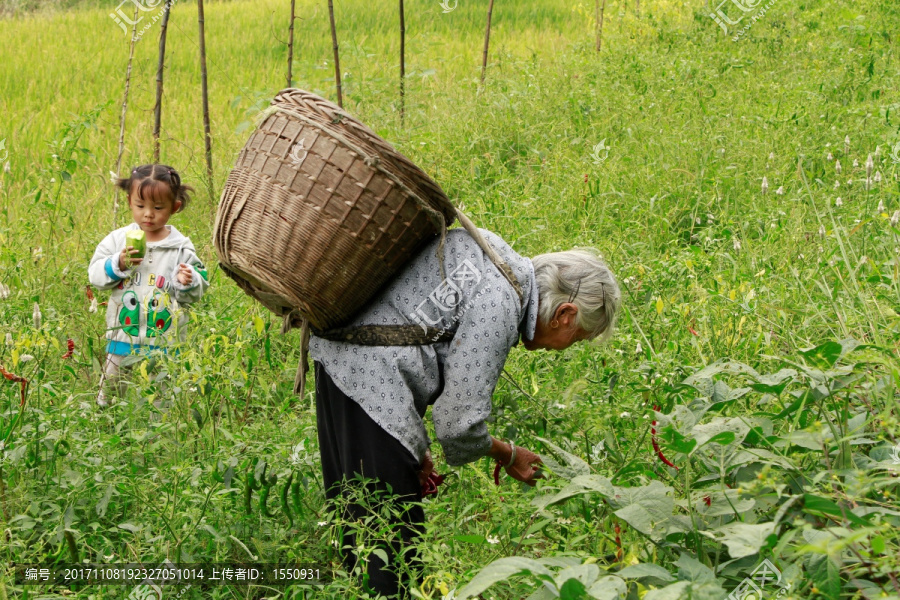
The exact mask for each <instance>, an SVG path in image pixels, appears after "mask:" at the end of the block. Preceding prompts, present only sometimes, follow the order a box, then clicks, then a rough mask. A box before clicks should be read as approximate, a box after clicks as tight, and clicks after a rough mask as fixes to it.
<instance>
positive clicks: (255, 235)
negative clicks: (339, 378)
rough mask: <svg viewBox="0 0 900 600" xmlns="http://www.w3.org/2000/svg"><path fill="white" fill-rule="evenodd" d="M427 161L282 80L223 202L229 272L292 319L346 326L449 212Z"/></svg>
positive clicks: (220, 235) (220, 227) (221, 234)
mask: <svg viewBox="0 0 900 600" xmlns="http://www.w3.org/2000/svg"><path fill="white" fill-rule="evenodd" d="M455 215H456V213H455V209H454V208H453V205H452V204H451V203H450V200H449V199H448V198H447V196H446V195H445V194H444V192H443V190H441V188H440V186H438V184H437V183H435V182H434V181H433V180H432V179H431V178H430V177H428V175H426V174H425V173H424V172H423V171H422V170H421V169H419V168H418V167H416V166H415V165H414V164H413V163H412V162H410V161H409V160H408V159H407V158H406V157H404V156H402V155H401V154H399V153H398V152H397V151H396V150H394V148H392V147H391V146H390V145H389V144H388V143H387V142H385V141H384V140H383V139H381V138H380V137H379V136H378V135H377V134H376V133H375V132H373V131H372V130H370V129H369V128H368V127H366V126H365V125H363V124H362V123H360V122H359V121H358V120H356V119H354V118H353V117H351V116H350V115H349V114H347V113H346V112H344V111H343V110H342V109H341V108H339V107H338V106H337V105H335V104H333V103H331V102H329V101H328V100H325V99H324V98H320V97H319V96H316V95H314V94H310V93H309V92H305V91H302V90H298V89H286V90H283V91H282V92H280V93H279V94H278V95H277V96H276V97H275V99H274V100H273V101H272V106H271V107H270V108H269V109H267V110H266V111H265V113H264V114H263V117H262V119H261V121H260V124H259V126H258V127H257V129H256V131H254V132H253V134H252V135H251V136H250V139H249V140H248V141H247V144H246V145H245V146H244V148H243V150H242V151H241V153H240V155H239V156H238V159H237V162H236V164H235V167H234V169H233V170H232V171H231V174H230V175H229V176H228V181H227V182H226V184H225V190H224V191H223V192H222V198H221V201H220V203H219V209H218V213H217V215H216V225H215V245H216V251H217V252H218V255H219V259H220V261H221V265H222V268H223V270H224V271H225V273H226V274H228V275H229V276H230V277H231V278H232V279H234V280H235V281H236V282H237V284H238V285H239V286H240V287H241V288H242V289H243V290H244V291H245V292H247V293H248V294H250V295H251V296H253V297H254V298H256V299H257V300H259V301H260V302H261V303H262V304H263V305H265V306H266V307H267V308H269V309H270V310H272V311H273V312H275V313H276V314H278V315H281V316H282V317H284V318H285V324H286V325H298V324H299V323H300V322H301V319H303V318H306V319H308V321H309V323H310V325H311V326H312V327H313V328H314V329H318V330H326V329H330V328H333V327H336V326H339V325H342V324H344V323H345V322H346V321H347V320H349V319H350V317H352V316H353V314H354V313H355V312H357V311H358V310H359V309H360V308H361V307H362V306H363V305H364V304H365V302H366V301H367V300H369V299H370V298H371V297H372V296H374V295H375V293H376V292H378V290H379V288H381V287H382V286H383V285H384V284H385V283H386V282H387V281H388V280H389V279H390V278H391V276H392V275H394V274H395V273H396V272H397V270H398V269H399V268H400V267H401V266H403V264H404V263H406V262H407V261H408V260H409V259H411V258H412V257H413V256H415V254H416V252H417V251H418V250H419V249H420V248H421V247H422V246H423V245H424V244H425V243H427V242H428V241H429V240H432V239H434V237H435V236H437V235H439V234H441V233H442V232H443V231H445V230H446V228H447V227H448V226H449V225H450V224H451V223H452V222H453V219H454V217H455Z"/></svg>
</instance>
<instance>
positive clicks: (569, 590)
mask: <svg viewBox="0 0 900 600" xmlns="http://www.w3.org/2000/svg"><path fill="white" fill-rule="evenodd" d="M586 591H587V590H586V589H585V587H584V584H583V583H581V581H579V580H577V579H569V580H568V581H566V582H565V583H564V584H562V586H561V587H560V588H559V599H560V600H583V599H584V596H585V593H586Z"/></svg>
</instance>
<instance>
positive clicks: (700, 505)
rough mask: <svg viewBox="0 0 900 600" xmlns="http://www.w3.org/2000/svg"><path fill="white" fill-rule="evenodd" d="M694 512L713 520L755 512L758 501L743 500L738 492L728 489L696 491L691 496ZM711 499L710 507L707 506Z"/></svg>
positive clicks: (751, 499)
mask: <svg viewBox="0 0 900 600" xmlns="http://www.w3.org/2000/svg"><path fill="white" fill-rule="evenodd" d="M691 498H692V502H693V504H694V510H695V511H696V512H697V514H699V515H701V516H704V517H707V518H711V517H721V516H723V515H734V514H735V512H737V514H743V513H745V512H747V511H748V510H753V507H754V506H756V500H754V499H753V498H741V495H740V494H738V492H737V490H730V489H726V490H724V492H723V491H709V492H704V491H695V492H694V493H692V494H691ZM706 498H709V505H708V506H707V504H706Z"/></svg>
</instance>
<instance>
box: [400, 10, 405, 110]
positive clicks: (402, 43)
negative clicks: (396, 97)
mask: <svg viewBox="0 0 900 600" xmlns="http://www.w3.org/2000/svg"><path fill="white" fill-rule="evenodd" d="M405 76H406V23H405V21H404V17H403V0H400V122H401V123H402V122H403V119H404V117H405V112H406V110H405V109H406V106H405V104H406V89H405Z"/></svg>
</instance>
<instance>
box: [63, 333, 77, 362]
mask: <svg viewBox="0 0 900 600" xmlns="http://www.w3.org/2000/svg"><path fill="white" fill-rule="evenodd" d="M66 348H67V349H68V350H69V351H68V352H66V353H65V354H63V355H62V357H61V358H72V354H74V353H75V342H73V341H72V338H69V339H67V340H66Z"/></svg>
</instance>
